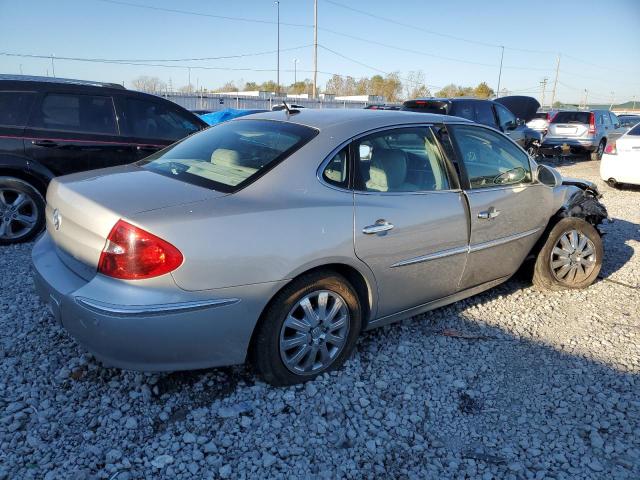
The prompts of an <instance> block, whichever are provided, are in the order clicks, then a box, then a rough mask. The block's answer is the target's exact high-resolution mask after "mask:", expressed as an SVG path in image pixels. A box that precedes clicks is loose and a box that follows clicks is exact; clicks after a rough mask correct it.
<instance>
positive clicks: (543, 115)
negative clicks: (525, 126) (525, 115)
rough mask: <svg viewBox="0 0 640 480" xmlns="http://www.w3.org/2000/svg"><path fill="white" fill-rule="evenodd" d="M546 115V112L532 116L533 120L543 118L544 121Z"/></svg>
mask: <svg viewBox="0 0 640 480" xmlns="http://www.w3.org/2000/svg"><path fill="white" fill-rule="evenodd" d="M547 115H548V114H547V112H538V113H536V114H535V115H534V116H533V118H543V119H544V120H546V119H547Z"/></svg>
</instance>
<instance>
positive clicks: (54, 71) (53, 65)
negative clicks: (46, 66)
mask: <svg viewBox="0 0 640 480" xmlns="http://www.w3.org/2000/svg"><path fill="white" fill-rule="evenodd" d="M51 73H52V74H53V78H56V65H55V63H53V53H52V54H51Z"/></svg>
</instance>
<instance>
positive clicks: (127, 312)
mask: <svg viewBox="0 0 640 480" xmlns="http://www.w3.org/2000/svg"><path fill="white" fill-rule="evenodd" d="M75 300H76V303H78V305H80V306H82V307H86V308H88V309H89V310H91V311H93V312H96V313H101V314H106V315H122V316H145V315H158V314H162V313H174V312H175V313H183V312H188V311H192V310H201V309H204V308H215V307H225V306H227V305H233V304H235V303H238V302H239V301H240V299H238V298H220V299H215V300H197V301H193V302H180V303H161V304H155V305H114V304H112V303H105V302H101V301H99V300H93V299H91V298H86V297H75Z"/></svg>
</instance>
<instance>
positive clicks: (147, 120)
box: [118, 95, 201, 160]
mask: <svg viewBox="0 0 640 480" xmlns="http://www.w3.org/2000/svg"><path fill="white" fill-rule="evenodd" d="M118 110H119V112H120V118H121V125H122V134H123V136H124V138H125V140H126V141H127V142H128V143H129V144H130V145H131V155H132V157H133V159H134V160H140V159H143V158H145V157H148V156H149V155H151V154H152V153H154V152H157V151H158V150H160V149H161V148H164V147H166V146H167V145H171V144H172V143H174V142H176V141H177V140H180V139H182V138H184V137H186V136H188V135H190V134H192V133H194V132H197V131H198V130H200V129H201V125H200V124H198V123H196V121H195V120H194V119H193V116H191V115H190V114H189V115H187V114H185V113H184V112H182V111H181V110H180V109H178V108H177V107H176V108H173V106H172V105H170V104H168V103H167V102H162V101H155V100H150V99H147V98H143V97H133V96H127V95H121V96H119V99H118Z"/></svg>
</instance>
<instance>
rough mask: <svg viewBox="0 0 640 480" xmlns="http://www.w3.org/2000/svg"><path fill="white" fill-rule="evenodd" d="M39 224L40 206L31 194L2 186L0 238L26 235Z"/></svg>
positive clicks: (0, 197)
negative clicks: (38, 206)
mask: <svg viewBox="0 0 640 480" xmlns="http://www.w3.org/2000/svg"><path fill="white" fill-rule="evenodd" d="M37 224H38V208H37V206H36V202H35V201H34V200H33V198H31V196H30V195H29V194H27V193H24V192H21V191H19V190H15V189H12V188H8V187H2V188H0V239H2V240H14V239H16V238H20V237H24V236H26V235H27V234H29V233H30V232H31V231H32V230H33V229H34V228H36V226H37Z"/></svg>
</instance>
